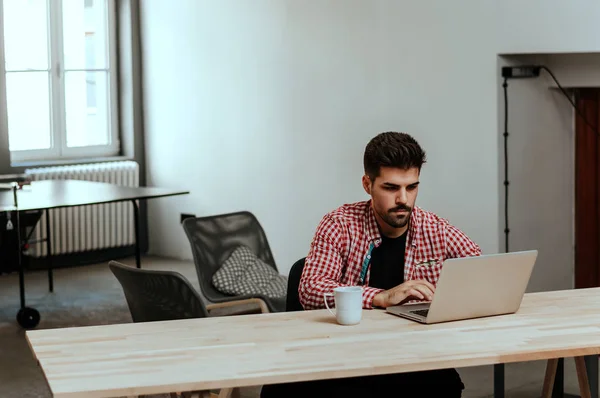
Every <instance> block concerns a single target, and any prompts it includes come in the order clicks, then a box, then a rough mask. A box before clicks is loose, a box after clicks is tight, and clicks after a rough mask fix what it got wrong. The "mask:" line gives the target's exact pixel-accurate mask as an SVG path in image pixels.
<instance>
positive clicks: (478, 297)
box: [386, 250, 538, 324]
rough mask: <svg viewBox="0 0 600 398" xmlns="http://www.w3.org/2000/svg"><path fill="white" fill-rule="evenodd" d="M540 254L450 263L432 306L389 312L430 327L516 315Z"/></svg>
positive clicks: (404, 307)
mask: <svg viewBox="0 0 600 398" xmlns="http://www.w3.org/2000/svg"><path fill="white" fill-rule="evenodd" d="M537 254H538V252H537V250H528V251H521V252H512V253H500V254H487V255H482V256H477V257H463V258H454V259H448V260H446V261H444V264H443V266H442V271H441V274H440V278H439V280H438V283H437V286H436V289H435V293H434V295H433V299H432V300H431V302H428V303H418V304H404V305H395V306H392V307H387V308H386V311H387V312H389V313H391V314H394V315H398V316H401V317H404V318H408V319H411V320H413V321H417V322H421V323H427V324H430V323H439V322H447V321H456V320H460V319H470V318H480V317H487V316H493V315H503V314H512V313H515V312H517V310H518V309H519V307H520V306H521V300H522V299H523V295H524V294H525V289H526V288H527V284H528V283H529V278H530V276H531V272H532V270H533V265H534V264H535V260H536V258H537Z"/></svg>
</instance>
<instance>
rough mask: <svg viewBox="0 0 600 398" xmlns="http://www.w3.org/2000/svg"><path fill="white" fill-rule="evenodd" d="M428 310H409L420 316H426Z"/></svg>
mask: <svg viewBox="0 0 600 398" xmlns="http://www.w3.org/2000/svg"><path fill="white" fill-rule="evenodd" d="M428 312H429V309H426V310H415V311H410V313H411V314H417V315H419V316H422V317H427V313H428Z"/></svg>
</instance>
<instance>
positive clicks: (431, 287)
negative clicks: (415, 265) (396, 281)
mask: <svg viewBox="0 0 600 398" xmlns="http://www.w3.org/2000/svg"><path fill="white" fill-rule="evenodd" d="M415 282H416V283H418V284H422V285H425V286H427V287H428V288H429V289H430V290H431V291H432V292H435V286H433V284H432V283H431V282H429V281H426V280H425V279H419V280H416V281H415Z"/></svg>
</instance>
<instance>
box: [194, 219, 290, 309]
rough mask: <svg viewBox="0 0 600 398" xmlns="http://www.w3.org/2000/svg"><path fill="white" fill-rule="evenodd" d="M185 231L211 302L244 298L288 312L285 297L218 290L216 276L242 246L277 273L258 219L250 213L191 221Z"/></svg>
mask: <svg viewBox="0 0 600 398" xmlns="http://www.w3.org/2000/svg"><path fill="white" fill-rule="evenodd" d="M183 229H184V231H185V233H186V235H187V237H188V239H189V241H190V245H191V248H192V253H193V256H194V264H195V266H196V272H197V274H198V282H199V284H200V291H201V293H202V295H203V296H204V298H206V300H207V301H209V302H211V303H225V302H230V301H236V300H244V299H251V298H254V299H260V300H262V301H263V302H264V303H265V304H266V306H267V308H268V309H269V311H270V312H282V311H285V301H286V297H285V295H284V296H282V297H279V298H272V297H267V296H265V295H261V294H244V295H228V294H224V293H222V292H220V291H219V290H217V289H216V288H215V287H214V286H213V284H212V277H213V275H214V274H215V272H217V270H218V269H219V268H220V266H221V265H222V264H223V262H224V261H225V260H226V259H227V258H228V257H229V255H230V254H231V253H232V252H233V250H235V248H236V247H238V246H239V245H245V246H247V247H249V248H250V249H251V250H252V252H254V254H255V255H256V256H257V257H258V258H260V259H261V260H262V261H264V262H265V263H267V264H268V265H270V266H271V267H273V269H275V270H276V271H277V266H276V264H275V260H274V259H273V254H272V252H271V248H270V246H269V242H268V240H267V236H266V234H265V231H264V230H263V228H262V226H261V225H260V223H259V222H258V220H257V219H256V217H255V216H254V215H253V214H252V213H250V212H248V211H241V212H236V213H228V214H219V215H214V216H207V217H196V218H187V219H185V220H184V221H183Z"/></svg>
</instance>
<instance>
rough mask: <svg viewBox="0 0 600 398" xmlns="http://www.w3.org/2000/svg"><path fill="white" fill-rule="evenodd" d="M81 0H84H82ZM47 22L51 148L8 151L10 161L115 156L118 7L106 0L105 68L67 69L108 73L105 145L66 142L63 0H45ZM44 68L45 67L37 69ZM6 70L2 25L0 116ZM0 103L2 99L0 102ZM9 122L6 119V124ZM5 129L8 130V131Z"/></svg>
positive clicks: (0, 8)
mask: <svg viewBox="0 0 600 398" xmlns="http://www.w3.org/2000/svg"><path fill="white" fill-rule="evenodd" d="M81 1H83V0H81ZM45 2H46V7H47V15H46V18H47V23H48V51H49V60H48V62H49V64H48V70H47V72H48V80H49V81H48V84H49V94H50V98H49V99H48V101H49V102H50V119H51V120H50V127H51V137H50V140H51V148H49V149H37V150H19V151H10V156H11V163H15V162H26V161H41V160H63V159H65V160H73V159H79V158H102V157H111V156H118V155H120V152H121V144H120V139H119V138H120V134H119V102H118V80H117V79H118V59H117V51H118V48H117V47H118V42H117V40H118V38H117V7H116V1H115V0H106V16H107V31H108V37H107V56H108V64H107V67H106V68H95V69H85V68H84V69H69V70H68V71H86V72H87V71H90V72H93V71H101V72H106V73H107V75H108V91H109V93H108V98H109V104H108V113H109V121H108V126H109V128H110V138H111V142H110V144H108V145H94V146H83V147H68V146H67V142H66V120H65V119H66V103H65V69H64V54H63V25H62V14H63V13H62V4H63V0H45ZM3 12H4V0H0V26H2V25H3V24H2V21H3V20H4V15H3ZM37 71H43V72H45V70H37ZM12 72H22V71H8V72H7V71H6V64H5V53H4V29H3V28H0V87H4V92H3V93H0V95H3V96H4V99H5V101H6V102H5V106H0V120H2V119H4V120H5V121H7V120H8V98H7V94H6V75H7V73H12ZM0 104H2V102H0ZM5 125H6V126H8V123H6V124H5ZM7 133H8V132H7Z"/></svg>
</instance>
